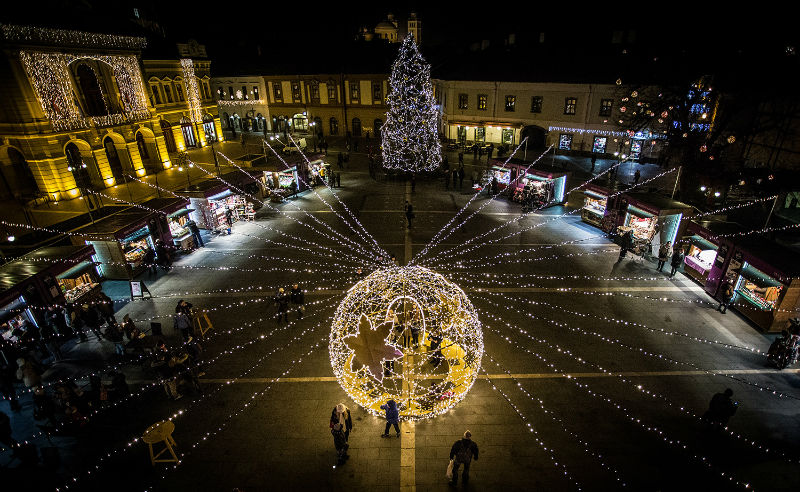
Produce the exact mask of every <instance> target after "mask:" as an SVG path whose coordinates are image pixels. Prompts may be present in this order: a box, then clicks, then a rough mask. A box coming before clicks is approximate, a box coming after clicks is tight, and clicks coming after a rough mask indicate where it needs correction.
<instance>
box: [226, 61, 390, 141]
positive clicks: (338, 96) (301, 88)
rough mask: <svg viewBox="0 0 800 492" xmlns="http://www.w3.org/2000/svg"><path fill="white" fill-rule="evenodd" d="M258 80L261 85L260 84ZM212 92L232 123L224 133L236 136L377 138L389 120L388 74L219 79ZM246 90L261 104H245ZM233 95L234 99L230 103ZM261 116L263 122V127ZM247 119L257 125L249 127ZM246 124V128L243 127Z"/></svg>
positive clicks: (250, 102) (255, 101)
mask: <svg viewBox="0 0 800 492" xmlns="http://www.w3.org/2000/svg"><path fill="white" fill-rule="evenodd" d="M256 80H259V81H260V84H256V82H255V81H256ZM234 82H235V84H234ZM240 86H241V87H240ZM212 87H216V89H215V90H217V91H219V92H218V93H217V95H218V97H222V98H223V99H220V100H218V101H217V105H218V114H219V115H220V116H221V118H222V120H223V121H225V120H226V119H227V120H228V121H229V123H228V124H227V125H226V126H225V128H226V130H230V129H231V125H233V129H234V130H241V129H242V128H246V129H247V130H245V131H260V132H263V131H271V132H275V133H290V132H291V133H300V134H310V135H322V136H334V137H336V136H342V137H347V136H351V137H367V136H370V137H378V136H379V135H380V128H381V126H383V122H384V121H385V120H386V109H387V107H386V94H387V91H388V90H389V86H388V75H387V74H307V75H265V76H262V77H260V78H258V79H256V78H255V77H215V78H214V80H213V82H212ZM242 87H245V88H247V89H250V90H255V88H256V87H258V88H259V91H260V92H259V99H257V100H252V101H248V100H247V99H245V98H244V89H242ZM231 89H233V91H234V98H233V99H230V91H231ZM240 93H241V94H242V97H239V94H240ZM223 101H224V102H223ZM231 101H234V102H235V104H233V105H232V104H231ZM236 107H241V108H242V114H239V113H233V112H231V111H232V109H231V108H236ZM243 115H245V119H243V117H242V116H243ZM259 115H261V116H262V117H263V124H262V123H261V122H260V119H259ZM237 116H238V118H237ZM246 118H250V119H252V120H253V121H254V122H255V124H248V123H247V122H246V121H247V120H246ZM237 121H238V123H237ZM242 121H245V126H241V125H242ZM310 143H311V142H309V144H310Z"/></svg>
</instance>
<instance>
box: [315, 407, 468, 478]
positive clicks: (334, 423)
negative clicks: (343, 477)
mask: <svg viewBox="0 0 800 492" xmlns="http://www.w3.org/2000/svg"><path fill="white" fill-rule="evenodd" d="M380 408H381V410H383V411H384V416H385V418H386V428H385V429H384V431H383V434H381V437H389V430H390V429H391V428H392V427H394V430H395V432H396V435H397V437H398V438H399V437H400V409H399V407H398V405H397V402H395V401H394V400H388V401H387V402H386V403H385V404H384V405H381V407H380ZM330 431H331V435H332V436H333V446H334V448H335V449H336V466H342V465H343V464H345V462H346V461H347V460H348V459H349V458H350V455H349V454H348V453H347V451H348V450H349V449H350V444H349V441H350V433H351V432H352V431H353V416H352V415H351V413H350V409H349V408H347V405H345V404H344V403H339V404H338V405H336V406H335V407H333V410H331V418H330ZM473 459H474V460H476V461H477V460H478V445H477V444H476V443H475V441H473V440H472V433H471V432H470V431H466V432H464V435H463V436H462V437H461V439H458V440H456V441H455V442H454V443H453V445H452V446H451V447H450V462H449V464H448V466H447V472H446V475H447V478H449V479H450V484H451V485H456V484H457V483H458V471H459V468H461V467H462V466H463V472H462V475H461V476H462V480H463V482H464V485H466V484H467V483H468V482H469V467H470V463H471V462H472V460H473Z"/></svg>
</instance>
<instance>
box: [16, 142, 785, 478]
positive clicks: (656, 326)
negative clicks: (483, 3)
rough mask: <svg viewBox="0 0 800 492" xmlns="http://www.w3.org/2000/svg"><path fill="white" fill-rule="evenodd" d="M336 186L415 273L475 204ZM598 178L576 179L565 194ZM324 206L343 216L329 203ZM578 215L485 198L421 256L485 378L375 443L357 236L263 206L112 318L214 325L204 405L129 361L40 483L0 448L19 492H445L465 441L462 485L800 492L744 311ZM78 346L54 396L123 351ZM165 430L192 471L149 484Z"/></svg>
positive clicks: (350, 180)
mask: <svg viewBox="0 0 800 492" xmlns="http://www.w3.org/2000/svg"><path fill="white" fill-rule="evenodd" d="M529 157H530V151H529ZM334 162H335V161H334ZM450 162H451V163H453V162H456V160H455V156H454V155H453V156H451V158H450ZM468 164H472V162H468ZM478 165H481V164H480V163H478ZM575 170H576V171H579V169H575ZM341 174H342V180H341V181H342V187H341V189H336V190H334V191H333V193H335V194H336V195H337V196H338V198H339V199H341V200H342V201H343V202H344V203H345V204H346V205H347V206H348V207H349V208H350V210H352V211H353V213H354V214H355V216H356V217H358V219H359V221H360V222H361V223H362V224H363V225H364V227H365V229H366V230H367V231H369V232H370V233H371V234H372V235H374V236H375V238H376V239H377V240H378V242H379V243H380V245H381V246H382V247H383V248H384V249H386V251H388V252H389V253H390V254H395V255H397V257H398V258H399V259H400V260H401V263H404V262H405V261H407V260H408V258H409V256H413V255H416V254H417V253H419V252H420V251H422V250H423V249H424V247H425V245H426V244H427V243H428V241H429V240H430V239H431V238H432V237H433V236H434V234H436V232H438V231H439V230H440V229H441V228H442V226H444V225H445V224H447V223H448V221H450V220H451V219H452V217H453V216H454V214H455V213H456V212H457V211H458V210H459V209H460V208H461V207H462V206H464V204H466V203H467V201H468V200H469V199H470V198H471V196H472V195H471V193H470V192H469V190H468V189H467V186H466V182H465V188H464V189H463V190H452V188H451V189H450V190H448V191H445V190H444V186H443V184H442V182H441V181H435V180H422V179H421V180H419V181H418V182H417V184H416V189H415V192H414V193H413V194H412V193H411V192H410V186H409V184H408V183H406V182H405V181H401V180H391V179H380V180H373V179H372V178H370V175H369V173H368V172H367V166H366V156H365V155H364V154H357V153H354V154H352V157H351V160H350V162H349V163H347V165H346V168H345V169H344V170H343V171H342V172H341ZM577 174H579V173H577V172H576V175H577ZM587 176H588V175H587ZM583 179H585V178H583V177H581V176H577V177H575V178H574V179H573V180H572V181H573V182H572V183H571V185H570V187H571V186H574V185H578V184H580V182H582V180H583ZM466 181H469V180H468V179H467V180H466ZM666 186H667V185H666V184H665V185H664V187H666ZM316 192H318V195H319V196H320V197H322V198H324V199H325V200H326V201H327V202H329V203H331V205H332V207H333V208H334V209H335V210H337V211H341V210H343V209H342V207H341V205H338V204H337V202H336V200H335V199H334V198H333V196H332V194H331V191H329V190H327V189H324V188H317V189H316ZM406 197H410V198H411V201H412V203H413V204H414V207H415V211H416V215H417V217H416V219H415V221H414V224H413V227H412V228H411V229H410V230H407V229H406V225H405V219H404V216H403V213H402V210H403V204H404V201H405V199H406ZM579 202H580V201H579V198H578V196H577V194H573V196H571V197H570V201H569V203H568V204H567V206H566V207H552V208H549V209H546V210H543V211H540V212H537V213H534V214H531V215H529V216H526V217H522V216H521V213H520V207H519V205H518V204H515V203H511V202H509V201H508V200H507V199H505V198H503V197H500V198H497V199H495V200H493V201H491V203H488V198H486V196H485V195H484V196H481V197H478V198H476V199H475V200H473V202H472V204H471V206H470V210H476V209H478V208H479V207H483V208H482V209H481V213H480V214H478V215H476V216H475V217H473V218H472V219H470V220H469V221H467V222H466V223H464V224H463V226H461V227H456V229H455V231H454V232H452V234H450V235H446V237H444V238H443V240H442V243H441V244H440V245H439V246H437V247H436V248H435V249H433V250H432V251H429V252H428V254H427V255H426V256H425V257H424V258H423V259H422V262H423V263H424V264H427V265H428V266H430V267H433V268H435V269H436V270H437V271H439V272H441V273H443V274H444V275H445V276H447V277H449V278H450V279H451V280H453V281H455V282H457V283H458V284H459V285H461V287H462V288H464V290H465V291H466V293H467V295H468V296H469V297H470V299H471V301H472V302H473V304H474V305H475V306H476V308H477V309H478V312H479V315H480V318H481V321H482V323H483V325H484V326H483V329H484V332H483V336H484V343H485V349H486V352H485V353H486V355H485V356H484V359H483V363H482V365H483V370H484V371H485V373H484V374H482V375H481V377H480V378H479V379H478V380H477V382H476V383H475V385H474V386H473V388H472V389H471V391H470V392H469V394H468V395H467V397H466V399H465V400H464V401H462V402H461V403H460V404H458V405H457V406H456V407H455V408H454V409H452V410H451V411H449V412H448V413H446V414H445V415H442V416H439V417H436V418H434V419H430V420H425V421H421V422H417V423H416V424H415V425H410V424H408V423H403V424H402V431H403V435H402V437H401V438H400V439H381V438H380V437H379V435H380V434H381V432H382V430H383V425H384V421H383V420H382V419H379V418H376V417H373V416H371V415H369V414H368V413H366V412H365V411H363V410H362V409H361V408H359V407H358V405H356V404H355V403H354V402H353V401H351V400H350V399H349V398H348V397H347V396H346V394H345V393H344V391H343V390H342V389H341V387H340V386H339V384H338V383H337V382H336V381H335V378H333V373H332V371H331V367H330V362H329V357H328V350H327V337H328V333H329V330H330V324H329V319H330V316H331V315H332V314H333V311H334V309H335V306H336V305H337V303H338V302H339V301H340V300H341V298H342V293H343V291H345V290H346V289H348V288H349V286H351V285H352V283H353V281H354V278H355V276H356V274H355V269H356V268H357V267H359V266H361V265H363V264H365V263H364V260H362V259H361V258H360V255H359V251H358V249H357V248H356V247H353V246H351V245H348V244H347V241H348V240H352V241H354V242H356V243H358V244H362V245H363V244H364V242H363V240H362V239H361V238H360V237H359V235H357V234H356V233H354V232H353V231H351V230H349V229H348V228H347V226H346V225H345V224H344V222H343V221H342V219H340V218H339V217H338V216H337V215H336V214H335V213H332V212H331V210H330V208H328V207H327V206H326V205H325V204H324V203H323V202H322V201H321V199H320V198H319V197H318V196H316V194H315V193H314V192H306V193H304V194H301V195H300V196H299V197H298V198H297V199H296V200H293V201H290V202H286V203H282V204H277V205H275V204H271V207H273V208H272V209H271V208H269V207H264V208H262V209H261V210H260V211H259V212H258V214H257V220H256V221H255V222H249V223H238V224H236V225H235V226H234V231H233V234H232V235H230V236H217V237H213V238H209V239H210V240H209V242H208V244H207V246H206V247H205V248H202V249H200V250H198V251H195V252H193V253H191V254H188V255H186V256H185V257H182V258H180V259H179V260H177V261H176V262H175V265H174V267H175V268H173V269H172V271H170V272H169V273H159V274H158V276H157V277H154V278H152V279H148V278H147V277H146V275H145V278H144V280H145V282H147V285H148V287H149V288H150V290H151V291H152V293H153V295H154V297H153V298H152V299H145V300H137V301H133V302H119V303H118V304H119V305H118V308H119V312H118V313H117V317H118V318H120V317H121V316H122V315H124V314H130V316H131V317H132V318H134V319H136V320H137V323H140V324H142V325H144V326H146V325H147V324H148V323H149V322H151V321H160V322H161V323H162V324H163V326H164V331H165V334H166V335H167V337H168V338H169V340H170V342H171V343H177V342H178V336H177V334H175V333H174V332H173V331H172V324H171V320H170V317H169V315H170V313H171V312H172V311H173V308H174V306H175V304H176V302H177V300H178V299H181V298H183V299H186V300H188V301H190V302H192V303H194V305H195V306H197V307H201V308H208V309H210V310H211V312H210V313H209V317H210V319H211V321H212V323H213V324H214V328H213V329H212V330H211V331H210V332H209V338H208V340H207V342H206V343H205V348H206V350H205V352H204V354H203V357H204V359H205V360H206V367H205V372H206V374H205V375H204V376H203V377H202V378H201V382H202V384H201V389H202V393H198V392H196V391H188V390H187V391H186V393H185V396H184V397H183V398H181V399H179V400H171V399H168V398H167V397H166V395H165V393H164V390H163V389H162V387H161V386H160V385H158V384H156V383H155V379H154V378H155V376H154V374H153V373H152V370H150V369H149V368H148V366H147V364H142V363H139V362H137V361H128V362H125V363H124V365H123V370H124V371H125V373H126V374H127V376H128V380H129V382H130V383H131V386H132V389H133V392H134V396H132V397H131V398H130V399H129V401H126V402H123V403H120V404H118V405H114V406H109V407H108V408H104V409H102V410H101V411H100V412H99V413H98V414H97V415H95V416H93V417H92V418H91V420H90V423H89V425H88V426H87V427H86V428H84V429H81V430H79V431H78V432H77V433H75V432H72V433H69V435H56V436H53V437H51V438H50V439H45V438H43V437H39V438H36V439H35V440H34V442H35V444H36V445H37V446H38V447H39V449H40V451H41V453H42V455H47V456H49V455H50V452H49V451H47V448H53V447H54V448H58V450H59V457H60V460H59V462H58V464H50V465H38V466H37V467H35V468H32V469H31V468H26V467H24V466H20V464H19V462H17V461H14V460H10V457H9V455H8V453H0V465H2V466H4V467H7V468H4V469H3V470H2V472H3V475H4V476H5V477H7V478H5V479H4V484H6V483H11V482H9V481H13V480H19V481H20V483H23V484H25V485H26V486H27V488H29V489H42V490H52V489H53V488H54V487H60V488H61V490H63V489H64V488H65V487H64V486H65V485H69V487H68V488H69V490H82V491H83V490H104V491H105V490H157V491H162V490H163V491H167V490H168V491H184V490H185V491H192V490H203V491H206V490H209V491H216V490H220V491H225V490H232V489H233V488H234V487H238V488H239V489H240V490H242V491H256V490H326V489H327V490H348V491H355V490H370V491H374V490H403V491H411V490H445V489H447V487H448V486H447V483H446V479H445V476H444V475H445V468H446V466H447V463H448V453H449V449H450V446H451V444H452V443H453V441H454V440H456V439H457V438H458V437H460V436H461V435H462V434H463V432H464V431H465V430H467V429H469V430H470V431H471V432H472V435H473V439H474V440H475V441H476V442H477V443H478V445H479V447H480V459H479V460H478V461H477V462H474V463H473V464H472V467H471V471H470V475H471V480H470V483H469V484H468V485H467V486H466V489H468V490H499V489H501V488H502V489H504V490H537V489H543V488H546V489H547V490H553V491H557V490H577V489H578V488H579V487H580V488H581V489H582V490H619V489H622V488H623V483H624V484H625V485H626V487H625V488H627V489H628V490H654V491H655V490H700V489H703V490H727V489H729V488H730V489H741V488H743V484H749V486H750V488H752V489H755V490H789V489H790V488H791V489H795V488H796V487H797V486H798V485H800V476H799V475H798V474H797V473H796V466H797V463H796V457H797V456H798V449H797V444H796V442H797V437H798V436H799V435H800V423H799V422H798V420H797V418H796V414H797V410H796V408H797V403H798V401H797V400H798V398H800V392H798V386H800V384H798V376H797V371H796V370H793V369H789V370H784V371H781V372H777V371H776V370H774V369H771V368H770V367H768V366H767V365H766V363H765V357H764V355H763V354H761V353H759V352H758V351H765V350H766V349H767V348H768V347H769V344H770V338H769V337H767V336H764V335H762V334H761V333H759V332H758V331H757V330H755V329H754V328H753V327H752V326H751V325H750V324H748V323H747V322H746V321H745V320H744V319H743V318H741V317H740V316H739V315H737V314H736V313H735V312H729V313H728V314H725V315H723V314H721V313H719V312H717V311H716V310H715V309H714V308H715V306H716V305H715V304H713V303H712V302H711V299H710V298H708V297H707V296H706V295H705V294H704V293H703V291H702V289H701V288H700V287H699V286H698V285H696V284H695V283H694V282H693V281H691V280H690V279H689V278H688V277H684V276H682V275H678V276H676V277H675V278H674V279H668V278H667V277H665V276H664V275H662V274H660V273H658V272H656V271H655V269H654V264H653V263H650V262H647V261H639V260H636V259H626V260H624V261H622V262H617V256H618V248H617V247H616V246H615V245H613V244H612V243H611V242H610V241H609V240H608V239H606V238H604V237H603V236H602V235H601V233H600V231H599V230H597V229H595V228H593V227H591V226H588V225H586V224H584V223H582V222H580V220H579V217H576V214H571V215H563V214H565V213H566V212H570V211H572V210H574V207H575V206H576V205H577V204H578V203H579ZM340 213H341V212H340ZM469 214H470V212H467V213H463V214H461V215H460V216H459V217H460V218H459V219H456V220H455V221H454V224H455V225H456V226H459V225H461V222H462V221H463V220H464V219H466V217H468V216H469ZM310 217H313V218H314V219H312V218H310ZM315 220H316V221H319V222H315ZM296 221H302V222H303V223H306V224H311V225H310V226H309V227H305V226H303V225H300V224H298V223H297V222H296ZM321 224H327V225H329V226H330V227H331V229H333V230H334V231H337V233H339V234H341V235H342V236H341V237H340V236H336V234H334V233H333V232H331V231H330V230H327V229H325V228H324V226H322V225H321ZM504 224H505V225H504ZM495 228H499V229H498V230H497V231H496V232H493V233H492V234H486V233H487V232H488V231H491V230H493V229H495ZM484 234H486V235H485V236H484V237H481V236H483V235H484ZM474 237H480V239H478V240H473V239H472V238H474ZM345 238H346V239H345ZM496 238H502V239H496ZM576 241H580V242H576ZM629 258H630V257H629ZM294 281H297V282H299V283H300V284H301V285H302V286H303V287H304V288H305V289H306V290H307V291H308V294H307V297H306V300H307V302H308V303H309V306H308V309H307V311H306V315H305V316H304V317H303V319H302V320H296V319H294V316H293V317H292V322H291V323H290V324H288V325H287V324H283V323H277V322H275V320H274V319H273V317H274V309H275V308H274V307H273V306H272V303H271V302H269V296H270V295H272V293H273V292H274V290H275V289H276V288H277V287H278V286H288V285H289V284H290V283H292V282H294ZM106 289H107V290H109V291H113V290H114V286H113V285H112V284H109V285H108V286H107V287H106ZM116 292H118V291H116ZM114 293H115V292H112V294H114ZM117 298H119V299H121V295H118V296H117ZM65 349H66V350H67V360H66V361H65V362H61V363H58V364H55V365H54V366H53V367H51V368H50V369H49V372H48V373H47V374H46V379H47V380H50V381H52V380H55V379H57V378H59V377H64V376H67V375H80V374H86V373H87V372H88V371H96V370H104V369H103V368H104V364H109V363H117V361H116V360H115V359H113V355H112V353H113V345H112V344H111V343H110V342H107V341H102V342H96V341H95V342H89V343H84V344H77V345H75V344H71V345H67V346H65ZM276 378H280V379H276ZM727 387H730V388H731V389H733V391H734V399H736V400H737V401H739V410H738V412H737V414H736V415H734V417H733V418H732V419H731V422H730V430H731V431H732V433H733V434H732V435H730V434H721V435H717V434H714V433H712V432H709V431H708V430H707V429H705V428H704V426H703V425H702V424H701V423H700V422H699V420H698V419H697V415H702V413H703V412H704V411H705V410H706V409H707V406H708V402H709V400H710V398H711V396H712V395H713V394H714V393H717V392H720V391H722V390H724V389H725V388H727ZM22 402H23V409H22V410H21V411H18V412H13V411H10V410H9V408H8V403H7V402H5V401H4V402H0V410H2V411H4V412H6V413H8V414H9V415H10V416H11V418H12V425H13V427H14V435H15V437H16V438H17V439H20V440H22V439H24V438H26V437H27V436H29V435H31V434H34V433H35V432H36V431H37V430H38V428H37V427H36V424H37V423H36V422H34V421H33V420H32V418H31V414H32V408H33V403H32V401H31V399H30V395H26V396H25V397H23V398H22ZM339 402H344V403H345V404H346V405H348V406H349V407H350V408H351V410H352V413H353V420H354V431H353V433H352V435H351V436H350V455H351V458H350V460H349V461H348V462H347V463H346V464H345V465H343V466H341V467H335V466H334V464H335V456H334V450H333V442H332V439H331V435H330V433H329V429H328V418H329V416H330V412H331V409H332V408H333V407H334V405H336V404H337V403H339ZM170 417H171V418H173V420H174V423H175V431H174V434H173V437H174V439H175V441H176V442H177V448H176V450H177V452H178V453H179V455H180V456H181V464H180V465H179V466H176V467H175V466H172V465H169V464H157V466H155V467H153V466H151V464H150V462H149V458H148V451H147V446H146V445H145V444H143V443H142V442H141V441H137V440H136V439H137V438H139V437H141V435H142V432H143V431H144V429H146V428H147V427H148V426H149V425H150V424H152V423H154V422H157V421H159V420H162V419H165V418H170ZM39 424H41V422H39ZM761 447H763V448H769V450H770V451H769V452H766V451H763V450H761V449H760V448H761ZM782 453H785V454H786V456H789V457H791V458H792V459H794V460H795V461H794V462H790V461H788V460H786V459H784V458H783V457H782V455H781V454H782ZM89 472H91V473H89ZM737 482H738V483H739V485H737Z"/></svg>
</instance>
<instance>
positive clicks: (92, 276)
mask: <svg viewBox="0 0 800 492" xmlns="http://www.w3.org/2000/svg"><path fill="white" fill-rule="evenodd" d="M56 280H57V281H58V286H59V287H60V288H61V293H62V294H63V295H64V300H65V301H66V302H67V303H76V304H84V303H86V302H88V301H91V300H93V299H94V298H95V297H96V296H97V295H98V294H99V293H100V292H101V290H102V289H101V287H100V278H99V275H98V274H97V266H96V265H95V264H94V262H92V261H82V262H80V263H79V264H77V265H75V266H74V267H72V268H70V269H69V270H67V271H65V272H62V273H60V274H58V275H56Z"/></svg>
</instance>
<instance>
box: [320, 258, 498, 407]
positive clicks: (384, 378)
mask: <svg viewBox="0 0 800 492" xmlns="http://www.w3.org/2000/svg"><path fill="white" fill-rule="evenodd" d="M412 332H417V333H418V337H419V344H418V345H416V346H414V345H413V343H412V340H410V338H411V333H412ZM400 333H403V334H404V335H405V337H406V340H405V342H406V343H404V340H402V339H400V340H398V339H397V337H398V335H399V334H400ZM431 337H435V338H438V339H439V343H440V348H439V349H438V350H433V351H432V350H430V349H425V348H426V343H430V342H431V341H432V338H431ZM329 351H330V360H331V367H332V368H333V373H334V375H335V376H336V378H337V379H338V381H339V384H340V385H341V386H342V388H343V389H344V390H345V392H347V394H348V395H350V397H351V398H353V400H354V401H355V402H356V403H358V404H359V405H361V406H362V407H363V408H364V409H365V410H366V411H367V412H369V413H371V414H372V415H376V416H380V415H381V414H382V411H381V409H380V406H381V405H383V404H385V403H386V402H387V401H388V400H390V399H393V400H395V401H396V402H397V404H398V407H399V412H400V417H401V418H402V419H404V420H419V419H423V418H430V417H434V416H436V415H440V414H442V413H444V412H447V411H448V410H449V409H451V408H452V407H453V406H455V405H456V404H457V403H458V402H459V401H461V400H462V399H463V398H464V397H465V396H466V394H467V392H468V391H469V389H470V388H471V387H472V384H473V383H474V382H475V378H476V377H477V375H478V369H479V368H480V364H481V357H482V356H483V336H482V334H481V326H480V321H479V320H478V317H477V316H476V314H475V309H474V308H473V307H472V304H471V303H470V301H469V299H468V298H467V296H466V294H464V291H463V290H461V289H460V288H459V287H458V286H457V285H455V284H453V283H452V282H450V281H448V280H447V279H445V278H444V277H443V276H441V275H439V274H437V273H434V272H432V271H430V270H428V269H426V268H422V267H417V266H414V267H388V268H384V269H380V270H376V271H374V272H373V273H372V274H370V275H369V276H367V277H366V278H365V279H364V280H362V281H360V282H358V283H357V284H356V285H355V286H353V287H352V288H351V289H350V290H349V291H348V293H347V296H346V297H345V299H344V300H343V301H342V303H341V304H340V305H339V307H338V309H337V310H336V315H335V316H334V321H333V326H332V328H331V334H330V343H329ZM434 375H439V376H440V377H444V379H443V380H442V381H441V382H440V383H434V384H432V385H431V386H430V387H428V386H424V385H423V384H422V381H424V380H427V379H430V377H431V376H434Z"/></svg>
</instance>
